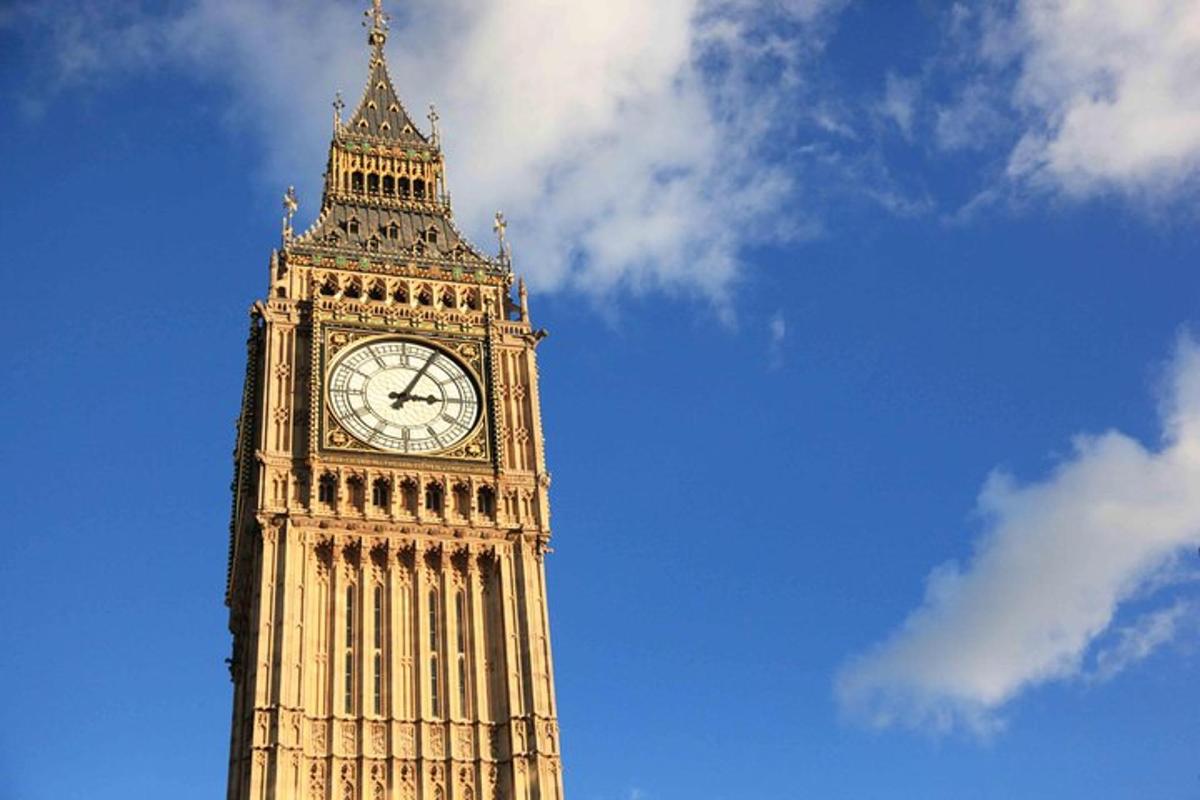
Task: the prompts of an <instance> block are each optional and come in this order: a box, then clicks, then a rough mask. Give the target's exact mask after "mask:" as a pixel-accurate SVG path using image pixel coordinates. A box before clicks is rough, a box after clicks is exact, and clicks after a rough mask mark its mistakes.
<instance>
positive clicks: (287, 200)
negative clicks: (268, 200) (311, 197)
mask: <svg viewBox="0 0 1200 800" xmlns="http://www.w3.org/2000/svg"><path fill="white" fill-rule="evenodd" d="M298 208H300V201H299V200H297V199H296V187H295V186H289V187H288V188H287V191H286V192H284V193H283V243H284V244H287V243H289V242H291V241H292V237H293V236H294V235H295V231H293V230H292V217H294V216H296V209H298Z"/></svg>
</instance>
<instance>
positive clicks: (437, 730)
mask: <svg viewBox="0 0 1200 800" xmlns="http://www.w3.org/2000/svg"><path fill="white" fill-rule="evenodd" d="M429 755H431V756H433V757H434V758H441V757H443V756H444V755H446V734H445V732H444V731H443V730H442V726H441V725H438V724H436V723H435V724H433V725H431V726H430V727H429Z"/></svg>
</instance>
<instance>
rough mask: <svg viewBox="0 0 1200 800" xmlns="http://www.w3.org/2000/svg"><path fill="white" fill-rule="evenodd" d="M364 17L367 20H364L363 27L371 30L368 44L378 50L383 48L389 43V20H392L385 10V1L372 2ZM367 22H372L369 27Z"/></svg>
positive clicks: (376, 0) (372, 0)
mask: <svg viewBox="0 0 1200 800" xmlns="http://www.w3.org/2000/svg"><path fill="white" fill-rule="evenodd" d="M363 16H364V17H366V18H367V19H365V20H363V27H364V28H366V27H369V28H370V32H369V33H368V34H367V44H369V45H371V46H372V47H376V48H381V47H383V43H384V42H386V41H387V32H388V20H389V19H391V17H390V16H388V15H387V13H385V12H384V10H383V0H371V8H370V9H368V10H367V11H364V12H363ZM367 20H370V22H371V24H370V25H369V26H368V25H367Z"/></svg>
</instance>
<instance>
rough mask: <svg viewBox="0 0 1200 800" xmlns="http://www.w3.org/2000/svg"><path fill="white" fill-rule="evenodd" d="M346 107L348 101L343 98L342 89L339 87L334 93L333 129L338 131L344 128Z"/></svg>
mask: <svg viewBox="0 0 1200 800" xmlns="http://www.w3.org/2000/svg"><path fill="white" fill-rule="evenodd" d="M345 107H346V103H345V102H344V101H343V100H342V91H341V89H339V90H338V91H337V92H336V93H335V94H334V95H333V130H334V132H337V131H339V130H341V128H342V109H343V108H345Z"/></svg>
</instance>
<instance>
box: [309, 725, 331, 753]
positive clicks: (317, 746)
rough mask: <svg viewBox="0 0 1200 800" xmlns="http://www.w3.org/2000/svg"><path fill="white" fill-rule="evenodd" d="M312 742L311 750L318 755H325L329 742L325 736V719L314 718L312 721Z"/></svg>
mask: <svg viewBox="0 0 1200 800" xmlns="http://www.w3.org/2000/svg"><path fill="white" fill-rule="evenodd" d="M312 744H313V750H314V751H316V753H317V754H318V755H325V753H326V751H327V750H328V749H329V744H328V742H327V741H326V738H325V720H321V719H314V720H313V721H312Z"/></svg>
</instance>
